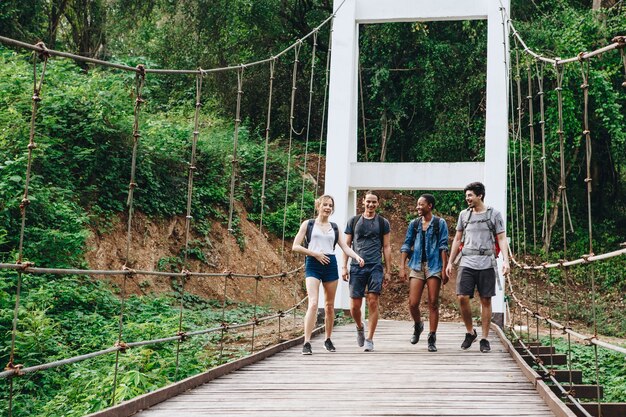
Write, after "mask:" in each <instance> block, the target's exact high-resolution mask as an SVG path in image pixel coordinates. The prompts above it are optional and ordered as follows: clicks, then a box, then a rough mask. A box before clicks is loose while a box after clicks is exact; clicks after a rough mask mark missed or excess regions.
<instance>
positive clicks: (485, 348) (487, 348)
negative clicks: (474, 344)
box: [480, 339, 491, 353]
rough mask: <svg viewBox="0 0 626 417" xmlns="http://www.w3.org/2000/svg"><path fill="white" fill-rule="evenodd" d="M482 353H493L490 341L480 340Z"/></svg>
mask: <svg viewBox="0 0 626 417" xmlns="http://www.w3.org/2000/svg"><path fill="white" fill-rule="evenodd" d="M480 351H481V352H482V353H487V352H490V351H491V346H489V340H487V339H480Z"/></svg>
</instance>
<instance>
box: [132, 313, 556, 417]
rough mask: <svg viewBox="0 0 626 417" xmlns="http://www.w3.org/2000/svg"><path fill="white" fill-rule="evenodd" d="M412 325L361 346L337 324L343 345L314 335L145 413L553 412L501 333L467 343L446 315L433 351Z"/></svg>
mask: <svg viewBox="0 0 626 417" xmlns="http://www.w3.org/2000/svg"><path fill="white" fill-rule="evenodd" d="M410 333H411V323H407V322H397V321H381V322H380V324H379V328H378V329H377V332H376V337H375V340H374V343H375V351H374V352H363V350H362V348H359V347H357V345H356V341H355V331H354V326H352V325H350V326H343V327H339V328H336V329H335V332H334V334H333V342H334V343H335V346H336V347H337V352H335V353H330V352H327V351H325V350H324V348H323V337H322V336H318V337H316V338H314V339H313V343H312V345H313V355H312V356H302V354H301V346H300V345H298V346H296V347H293V348H290V349H287V350H285V351H283V352H280V353H278V354H276V355H274V356H272V357H270V358H268V359H265V360H263V361H260V362H258V363H255V364H253V365H249V366H246V367H244V368H242V369H240V370H238V371H235V372H232V373H230V374H228V375H225V376H223V377H220V378H218V379H215V380H213V381H211V382H209V383H206V384H204V385H202V386H200V387H198V388H196V389H193V390H190V391H187V392H186V393H184V394H182V395H179V396H177V397H174V398H172V399H170V400H168V401H165V402H163V403H160V404H157V405H156V406H154V407H152V408H150V409H147V410H144V411H141V412H140V413H138V414H136V416H137V417H164V416H168V417H173V416H186V417H195V416H213V415H219V416H252V415H254V416H292V417H293V416H302V415H318V416H512V415H515V416H553V415H554V414H553V413H552V412H551V411H550V409H549V408H548V406H547V405H546V403H545V402H544V401H543V400H542V398H541V397H540V396H539V395H538V394H537V391H536V390H535V389H534V387H533V385H532V384H531V383H530V382H529V381H528V380H527V379H526V378H525V377H524V375H523V374H522V372H521V371H520V369H519V368H518V367H517V365H516V364H515V362H514V360H513V359H512V358H511V357H510V355H509V353H508V352H507V351H506V349H505V348H504V346H503V345H502V344H501V343H500V341H499V340H498V338H497V336H495V335H493V333H492V336H490V339H491V347H492V351H491V353H489V354H483V353H480V351H479V348H478V340H477V341H476V342H475V343H474V345H472V347H471V348H470V349H469V350H467V351H463V350H461V348H460V345H461V342H462V340H463V336H464V328H463V327H462V326H461V325H460V324H456V323H441V324H440V327H439V331H438V333H437V338H438V340H437V347H438V349H439V351H438V352H436V353H429V352H428V351H427V350H426V343H425V342H426V341H425V339H426V334H427V333H426V332H425V333H424V334H423V335H422V337H423V339H422V340H421V341H420V342H419V343H418V344H417V345H411V344H410V343H409V342H408V340H409V337H410Z"/></svg>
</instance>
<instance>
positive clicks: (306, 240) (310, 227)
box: [302, 219, 339, 249]
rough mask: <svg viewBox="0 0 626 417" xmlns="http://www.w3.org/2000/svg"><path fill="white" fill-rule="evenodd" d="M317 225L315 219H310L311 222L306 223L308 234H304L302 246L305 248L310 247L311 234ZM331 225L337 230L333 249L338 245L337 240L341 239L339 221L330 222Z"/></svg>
mask: <svg viewBox="0 0 626 417" xmlns="http://www.w3.org/2000/svg"><path fill="white" fill-rule="evenodd" d="M314 225H315V219H309V222H308V223H307V225H306V235H305V236H304V242H302V246H304V247H305V248H308V247H309V242H311V234H313V226H314ZM330 225H331V226H332V227H333V230H334V231H335V242H334V243H333V249H335V246H337V241H339V227H338V226H337V223H333V222H330Z"/></svg>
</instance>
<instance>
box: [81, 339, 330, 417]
mask: <svg viewBox="0 0 626 417" xmlns="http://www.w3.org/2000/svg"><path fill="white" fill-rule="evenodd" d="M322 331H323V328H321V327H320V328H317V329H315V330H314V331H313V334H319V333H321V332H322ZM302 341H303V337H302V336H301V337H298V338H295V339H292V340H288V341H286V342H283V343H279V344H277V345H274V346H271V347H269V348H267V349H264V350H261V351H259V352H257V353H254V354H252V355H249V356H246V357H244V358H241V359H239V360H236V361H233V362H230V363H226V364H224V365H221V366H218V367H215V368H213V369H211V370H209V371H207V372H203V373H201V374H198V375H194V376H192V377H189V378H187V379H184V380H182V381H179V382H177V383H175V384H172V385H169V386H167V387H165V388H161V389H158V390H156V391H153V392H150V393H148V394H144V395H140V396H139V397H137V398H133V399H132V400H129V401H124V402H122V403H120V404H118V405H116V406H113V407H109V408H107V409H104V410H101V411H97V412H95V413H92V414H89V415H87V416H85V417H119V416H130V415H133V414H135V413H137V412H138V411H139V410H144V409H146V408H149V407H151V406H153V405H155V404H158V403H160V402H162V401H165V400H167V399H169V398H172V397H175V396H177V395H179V394H181V393H183V392H185V391H188V390H190V389H193V388H195V387H197V386H199V385H202V384H204V383H206V382H209V381H212V380H213V379H215V378H219V377H220V376H223V375H226V374H228V373H229V372H233V371H235V370H237V369H240V368H243V367H244V366H246V365H250V364H252V363H255V362H258V361H261V360H263V359H265V358H267V357H270V356H272V355H274V354H275V353H277V352H281V351H283V350H285V349H289V348H291V347H292V346H295V345H299V344H301V343H302Z"/></svg>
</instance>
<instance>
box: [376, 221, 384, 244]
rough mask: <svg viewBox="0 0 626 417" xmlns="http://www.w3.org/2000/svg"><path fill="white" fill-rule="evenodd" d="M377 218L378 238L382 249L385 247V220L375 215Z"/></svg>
mask: <svg viewBox="0 0 626 417" xmlns="http://www.w3.org/2000/svg"><path fill="white" fill-rule="evenodd" d="M376 216H377V217H378V232H379V233H378V234H379V237H380V246H381V247H383V246H384V245H385V219H384V218H383V216H381V215H379V214H376Z"/></svg>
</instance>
